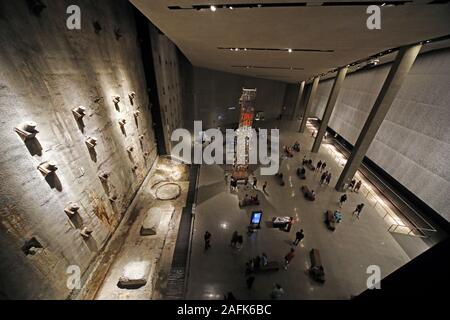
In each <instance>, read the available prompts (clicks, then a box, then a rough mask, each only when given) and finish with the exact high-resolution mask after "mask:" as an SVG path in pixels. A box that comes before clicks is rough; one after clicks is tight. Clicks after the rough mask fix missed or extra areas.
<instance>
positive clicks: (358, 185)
mask: <svg viewBox="0 0 450 320" xmlns="http://www.w3.org/2000/svg"><path fill="white" fill-rule="evenodd" d="M361 185H362V181H361V180H359V181H358V182H357V183H356V185H355V188H353V191H355V192H358V191H359V188H361Z"/></svg>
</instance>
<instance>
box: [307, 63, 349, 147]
mask: <svg viewBox="0 0 450 320" xmlns="http://www.w3.org/2000/svg"><path fill="white" fill-rule="evenodd" d="M347 70H348V67H343V68H340V69H339V71H338V74H337V76H336V79H335V80H334V83H333V88H331V92H330V96H329V97H328V102H327V106H326V108H325V111H324V113H323V116H322V121H321V122H320V127H319V131H318V132H317V137H316V140H315V141H314V144H313V147H312V150H311V151H312V152H314V153H317V152H318V151H319V148H320V144H321V143H322V139H323V136H324V135H325V132H326V131H327V128H328V122H329V121H330V118H331V114H332V113H333V109H334V106H335V105H336V101H337V98H338V96H339V91H340V90H341V85H342V83H343V82H344V79H345V75H346V74H347Z"/></svg>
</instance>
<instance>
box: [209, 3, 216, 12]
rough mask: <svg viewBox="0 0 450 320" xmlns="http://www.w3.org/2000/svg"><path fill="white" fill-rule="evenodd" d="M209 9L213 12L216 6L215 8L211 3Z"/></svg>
mask: <svg viewBox="0 0 450 320" xmlns="http://www.w3.org/2000/svg"><path fill="white" fill-rule="evenodd" d="M209 8H210V9H211V11H212V12H214V11H216V10H217V8H216V6H214V5H212V6H211V7H209Z"/></svg>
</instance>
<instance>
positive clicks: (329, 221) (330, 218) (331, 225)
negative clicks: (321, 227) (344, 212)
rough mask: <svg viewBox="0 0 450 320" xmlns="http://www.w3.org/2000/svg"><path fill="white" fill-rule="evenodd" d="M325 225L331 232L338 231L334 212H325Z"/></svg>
mask: <svg viewBox="0 0 450 320" xmlns="http://www.w3.org/2000/svg"><path fill="white" fill-rule="evenodd" d="M325 223H326V225H327V227H328V229H330V230H331V231H334V230H335V229H336V219H335V218H334V212H333V211H331V210H327V212H325Z"/></svg>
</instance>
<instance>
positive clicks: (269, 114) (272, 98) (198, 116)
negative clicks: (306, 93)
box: [184, 66, 292, 129]
mask: <svg viewBox="0 0 450 320" xmlns="http://www.w3.org/2000/svg"><path fill="white" fill-rule="evenodd" d="M185 69H186V68H184V70H185ZM186 73H187V72H186ZM190 74H191V78H192V83H193V84H192V85H191V88H192V89H191V90H192V91H191V94H192V99H190V100H191V101H192V102H191V103H192V106H190V109H189V110H192V111H191V112H186V113H185V114H184V117H185V126H186V127H187V128H188V129H192V127H193V121H194V120H202V121H203V128H204V129H207V128H211V127H217V126H222V127H225V126H226V125H228V124H231V123H237V122H238V121H239V98H240V96H241V94H242V88H256V89H257V90H258V91H257V94H256V109H255V111H264V114H265V119H274V118H276V117H278V116H279V115H280V112H281V110H282V107H283V103H284V98H285V91H286V87H287V84H286V83H284V82H279V81H273V80H265V79H258V78H252V77H245V76H240V75H235V74H231V73H226V72H220V71H215V70H210V69H205V68H200V67H195V66H194V67H193V68H192V73H190ZM291 100H292V99H291ZM291 107H292V106H290V107H288V108H291ZM288 112H289V111H286V114H288Z"/></svg>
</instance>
